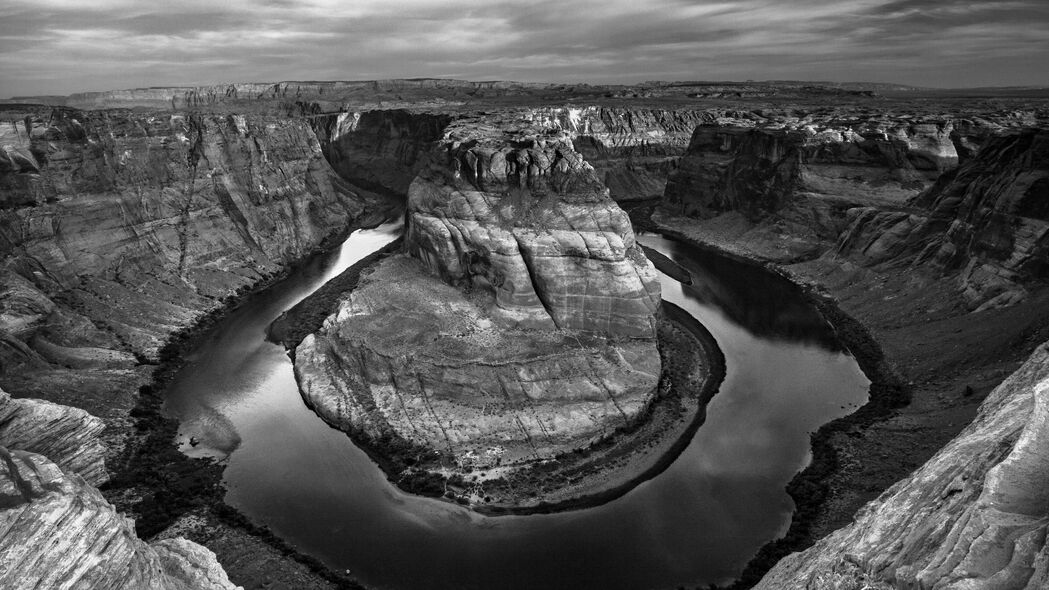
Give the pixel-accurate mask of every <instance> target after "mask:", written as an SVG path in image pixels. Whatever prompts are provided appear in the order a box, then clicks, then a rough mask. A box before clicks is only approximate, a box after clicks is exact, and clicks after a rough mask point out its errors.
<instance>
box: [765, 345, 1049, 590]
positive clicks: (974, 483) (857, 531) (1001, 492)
mask: <svg viewBox="0 0 1049 590" xmlns="http://www.w3.org/2000/svg"><path fill="white" fill-rule="evenodd" d="M1047 480H1049V345H1046V344H1043V345H1042V346H1041V347H1039V348H1038V349H1037V350H1036V351H1035V352H1034V354H1032V355H1031V357H1030V358H1029V359H1028V360H1027V362H1026V363H1025V364H1024V365H1023V366H1022V367H1021V368H1020V369H1019V370H1018V371H1017V372H1016V373H1014V374H1013V375H1012V376H1011V377H1009V378H1008V379H1006V380H1005V381H1004V382H1002V384H1001V385H999V386H998V387H997V388H996V389H995V390H994V392H992V393H991V395H990V396H989V397H988V398H987V400H985V401H984V403H983V405H982V406H981V407H980V411H979V414H978V415H977V417H976V419H975V420H973V422H972V424H970V425H969V426H968V427H967V428H966V429H965V430H963V431H962V433H961V434H959V435H958V437H957V438H955V439H954V440H953V441H951V442H950V443H949V444H948V445H947V446H946V447H944V448H943V450H941V451H940V452H939V453H937V454H936V455H935V456H934V457H933V458H932V459H930V460H929V461H928V462H927V463H926V464H925V465H923V466H922V467H921V468H919V469H918V470H917V471H916V472H915V473H914V474H913V475H911V476H910V477H908V478H907V479H905V480H903V481H900V482H899V483H897V484H896V485H894V486H893V487H892V488H890V489H889V490H888V491H886V492H885V493H884V494H882V496H881V497H879V498H878V499H877V500H874V501H873V502H871V503H869V504H868V505H867V506H865V507H864V508H863V509H862V510H860V512H859V513H858V514H857V516H856V520H855V522H854V523H853V524H851V525H850V526H848V527H846V528H844V529H841V530H839V531H836V532H835V533H833V534H831V535H830V536H828V537H826V538H824V539H823V540H821V541H820V542H818V543H817V544H816V545H815V546H813V547H812V548H810V549H808V550H806V551H803V552H801V553H795V554H793V555H790V556H788V557H787V558H785V559H784V560H782V561H781V562H780V563H779V564H777V565H776V566H775V567H774V568H773V569H772V570H771V571H770V572H769V573H768V574H767V575H766V576H765V578H764V579H763V580H762V581H761V583H759V584H758V585H757V588H760V589H768V590H773V589H779V588H807V589H811V590H822V589H832V588H835V589H837V588H853V587H860V585H861V584H867V586H866V587H871V588H929V589H933V590H947V589H962V588H999V589H1003V590H1004V589H1017V590H1025V589H1026V590H1034V589H1036V588H1045V587H1047V586H1049V545H1047V544H1046V540H1047V533H1049V488H1047V487H1046V486H1045V482H1046V481H1047Z"/></svg>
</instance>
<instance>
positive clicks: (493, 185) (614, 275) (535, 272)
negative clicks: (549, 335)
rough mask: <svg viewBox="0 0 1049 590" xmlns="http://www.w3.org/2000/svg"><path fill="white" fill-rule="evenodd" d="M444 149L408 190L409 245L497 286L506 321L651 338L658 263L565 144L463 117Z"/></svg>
mask: <svg viewBox="0 0 1049 590" xmlns="http://www.w3.org/2000/svg"><path fill="white" fill-rule="evenodd" d="M438 150H441V151H444V152H445V154H444V159H443V161H440V160H437V157H436V156H435V160H436V161H435V162H434V163H433V164H432V165H430V166H428V167H427V168H425V169H424V170H423V171H422V172H421V173H420V174H419V176H418V177H417V178H416V179H415V181H413V182H412V185H411V188H410V189H409V193H408V197H409V201H408V234H407V240H406V248H407V250H408V252H409V253H411V254H412V255H413V256H415V257H417V258H419V259H420V260H422V261H423V262H425V263H426V265H427V266H428V267H429V268H430V269H432V270H433V271H434V272H436V273H438V274H440V275H441V276H442V277H443V278H444V279H445V280H447V281H449V282H451V283H452V284H455V285H459V286H464V287H465V286H474V287H478V288H484V289H489V290H491V291H492V292H493V293H494V294H495V301H496V306H497V307H498V310H497V311H498V312H499V313H498V315H497V316H496V318H497V321H500V322H501V323H503V324H504V325H507V326H521V327H531V328H552V327H555V326H556V327H558V328H566V329H573V330H583V331H591V332H600V333H606V334H617V335H622V336H628V337H637V338H653V337H654V336H655V321H654V318H653V314H654V312H655V310H656V307H657V306H658V304H659V300H660V297H659V282H658V280H657V278H656V274H655V269H654V268H653V267H652V265H651V263H649V262H648V260H647V259H646V258H645V257H644V254H643V253H642V252H641V250H640V247H639V246H638V245H637V243H636V242H635V241H634V233H633V229H632V228H631V225H630V220H629V218H628V217H627V215H626V213H624V212H623V211H622V210H621V209H620V208H619V207H618V206H617V205H616V204H615V203H614V202H613V201H612V200H611V199H609V198H608V191H607V189H606V188H605V187H604V186H603V185H602V184H601V182H600V180H598V178H597V177H596V175H595V173H594V170H593V168H592V167H590V165H589V164H587V163H586V161H585V160H583V158H582V157H581V156H580V155H579V153H578V152H576V151H575V150H574V148H573V146H572V144H571V142H570V141H568V140H567V139H565V138H562V137H558V136H548V138H547V137H542V136H536V135H530V134H527V133H524V134H521V137H520V138H518V139H514V138H506V137H500V136H499V135H497V134H493V133H491V132H486V131H484V130H481V131H480V132H479V131H478V129H477V128H476V127H472V126H469V125H461V126H459V127H457V128H455V129H453V131H452V132H451V133H450V136H449V138H448V139H447V140H446V142H445V143H444V144H443V145H442V146H440V147H439V148H438Z"/></svg>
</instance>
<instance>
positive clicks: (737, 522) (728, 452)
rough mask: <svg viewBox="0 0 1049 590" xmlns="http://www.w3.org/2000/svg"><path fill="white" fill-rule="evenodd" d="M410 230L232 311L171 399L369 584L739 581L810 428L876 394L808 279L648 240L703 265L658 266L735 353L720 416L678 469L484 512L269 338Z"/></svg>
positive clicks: (241, 476)
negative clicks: (442, 489) (305, 301)
mask: <svg viewBox="0 0 1049 590" xmlns="http://www.w3.org/2000/svg"><path fill="white" fill-rule="evenodd" d="M400 231H401V228H400V226H399V225H398V224H387V225H384V226H381V227H379V228H376V229H373V230H360V231H356V232H354V233H353V234H352V235H351V236H350V237H349V238H348V239H347V240H346V242H345V243H344V244H343V245H342V246H341V248H340V249H339V250H338V251H335V252H332V253H330V254H328V255H325V256H321V257H318V258H317V259H315V260H313V261H311V262H310V263H309V264H307V265H305V266H304V267H303V268H301V269H299V270H298V271H296V272H295V273H293V274H292V275H291V276H290V277H289V278H288V279H287V280H285V281H283V282H281V283H280V284H278V285H275V286H274V287H273V288H271V289H269V290H267V291H266V292H265V293H263V294H261V295H259V296H257V297H254V298H252V299H251V300H250V301H249V302H248V303H246V304H245V305H244V306H242V307H241V308H239V309H238V310H236V311H235V312H233V313H232V314H230V316H229V317H228V318H226V319H225V320H224V321H222V322H221V323H220V324H218V325H217V326H216V328H215V329H214V331H213V332H212V333H211V334H210V335H209V336H208V337H207V338H206V339H205V340H204V341H203V342H202V344H201V345H200V346H199V347H198V348H197V349H196V350H195V351H194V352H193V353H192V354H190V355H189V356H188V358H187V359H186V360H187V363H186V366H185V367H184V368H183V369H182V370H181V372H180V373H179V374H178V375H177V377H176V378H175V380H174V381H173V382H172V384H171V386H170V387H169V388H168V390H167V394H166V405H165V411H166V412H167V413H169V414H170V415H172V416H175V417H176V418H178V419H179V420H180V422H181V424H182V427H181V430H180V434H179V440H178V442H179V444H180V447H181V448H182V449H183V451H184V452H186V453H187V454H188V455H191V456H211V457H217V458H219V459H220V460H222V461H224V462H225V464H226V470H225V473H224V483H225V485H226V486H227V489H228V492H227V496H226V502H227V503H229V504H230V505H232V506H235V507H236V508H238V509H239V510H241V511H242V512H243V513H244V514H246V515H247V516H248V517H249V518H251V519H252V520H253V521H255V522H256V523H258V524H264V525H266V526H268V527H270V528H271V529H272V530H273V531H274V532H275V533H277V534H278V535H280V536H281V537H282V538H284V539H286V540H287V541H288V542H290V543H291V544H293V545H295V546H296V547H297V548H298V549H299V550H301V551H303V552H305V553H308V554H310V555H313V556H315V557H317V558H319V559H321V560H322V561H324V562H325V563H326V564H328V565H329V566H331V567H333V568H336V569H338V570H350V571H351V572H352V573H353V575H355V576H356V577H357V578H358V579H359V580H360V581H361V582H362V583H364V584H366V585H368V586H372V587H377V588H391V589H393V588H457V589H466V588H507V589H510V588H565V587H571V588H610V589H612V588H672V587H677V586H679V585H683V584H688V585H700V584H708V583H712V582H727V581H730V580H732V579H733V578H734V577H735V576H737V575H738V574H739V573H740V571H741V570H742V568H743V566H744V565H745V564H746V562H747V561H748V560H749V559H750V558H751V557H752V556H753V555H754V554H755V553H756V552H757V550H758V548H759V547H760V546H761V545H763V544H764V543H766V542H768V541H770V540H772V539H774V538H776V537H777V536H779V535H781V534H782V533H783V532H785V530H786V528H787V526H788V525H789V522H790V515H791V511H792V509H793V504H792V501H791V500H790V498H789V496H787V494H786V492H785V491H784V486H785V485H786V483H787V482H788V481H789V480H790V478H791V477H792V476H793V475H794V474H795V473H797V472H798V471H799V470H800V469H802V468H803V467H804V465H805V464H806V462H807V461H808V458H809V433H810V432H812V431H814V430H815V429H816V428H818V427H819V426H820V425H821V424H823V423H826V422H828V421H830V420H832V419H834V418H837V417H840V416H843V415H845V414H848V413H850V412H851V411H853V410H854V409H855V408H857V407H858V406H859V405H862V404H863V403H864V402H865V401H866V394H867V387H868V385H869V382H868V381H867V379H866V377H864V375H863V373H862V372H861V371H860V369H859V367H858V366H857V364H856V362H855V360H854V359H853V358H852V357H851V356H849V355H848V354H847V353H845V352H843V351H842V350H841V347H840V346H839V345H838V344H837V342H836V341H835V340H834V337H833V333H832V331H831V330H830V328H829V326H827V324H826V323H825V322H824V320H823V319H822V318H821V317H820V316H819V314H818V313H817V312H816V311H815V310H814V309H813V308H811V307H810V306H809V305H808V304H807V303H806V301H805V300H804V298H803V297H802V296H801V293H800V291H799V290H798V289H797V288H796V287H795V286H794V285H792V284H790V283H789V282H787V281H786V280H784V279H782V278H780V277H777V276H774V275H772V274H770V273H767V272H765V271H762V270H760V269H757V268H754V267H751V266H748V265H745V264H741V263H738V262H734V261H731V260H728V259H725V258H723V257H720V256H717V255H714V254H710V253H707V252H704V251H701V250H698V249H695V248H690V247H688V246H686V245H684V244H679V243H675V242H673V241H671V240H667V239H664V238H661V237H659V236H653V235H645V236H640V237H639V240H640V241H641V242H642V243H644V244H645V245H647V246H649V247H652V248H655V249H657V250H659V251H661V252H663V253H664V254H666V255H667V256H669V257H671V258H672V259H674V260H675V261H676V262H678V263H679V264H681V265H682V266H684V267H685V268H687V269H688V270H689V271H690V272H691V273H692V274H693V277H694V284H693V285H691V286H687V285H682V284H681V283H678V282H676V281H675V280H673V279H671V278H669V277H667V276H664V275H660V276H661V281H662V287H663V297H664V299H666V300H668V301H672V302H674V303H676V304H677V305H679V306H681V307H683V308H684V309H685V310H687V311H688V312H690V313H691V314H693V315H694V316H695V317H696V318H697V319H698V320H699V321H700V322H702V323H703V324H704V325H705V326H706V327H707V328H708V329H709V330H710V332H711V333H712V334H713V335H714V337H715V339H716V340H717V342H718V344H719V345H720V347H721V348H722V350H723V351H724V354H725V359H726V370H727V373H726V377H725V381H724V383H723V384H722V386H721V389H720V391H719V393H718V394H717V395H715V397H714V399H713V400H712V401H711V403H710V405H709V407H708V412H707V419H706V422H705V423H704V425H703V426H702V427H700V429H699V431H698V432H697V433H696V435H695V437H694V438H693V440H692V442H691V443H690V444H689V446H688V447H687V448H686V449H685V451H684V452H683V453H682V454H681V456H680V457H679V458H678V459H677V460H676V461H675V462H674V463H673V465H671V466H670V467H669V468H668V469H667V470H666V471H664V472H663V473H661V474H659V475H658V476H656V477H655V478H653V479H651V480H649V481H647V482H644V483H642V484H640V485H638V486H637V487H636V488H635V489H633V490H632V491H630V492H629V493H627V494H626V495H624V496H623V497H621V498H619V499H617V500H615V501H612V502H609V503H607V504H604V505H602V506H598V507H594V508H589V509H585V510H578V511H572V512H565V513H559V514H550V515H533V516H499V517H484V516H479V515H477V514H475V513H473V512H470V511H469V510H466V509H465V508H462V507H459V506H456V505H452V504H449V503H446V502H441V501H437V500H432V499H427V498H421V497H417V496H413V495H410V494H405V493H403V492H401V491H400V490H398V489H397V488H395V487H394V486H393V485H392V484H390V483H389V482H388V481H387V480H386V477H385V476H384V474H383V473H382V472H381V471H380V470H379V468H378V467H377V466H375V465H374V464H373V463H372V462H371V461H370V460H369V459H368V457H367V456H366V455H365V454H364V453H363V452H362V451H360V450H359V449H357V447H355V446H354V445H353V443H352V442H351V441H350V440H349V438H348V437H347V436H346V435H345V434H343V433H342V432H340V431H337V430H334V429H332V428H330V427H329V426H328V425H326V424H325V423H324V422H323V421H322V420H321V419H320V418H318V417H317V416H316V415H315V414H313V412H311V411H310V410H309V409H307V408H306V406H305V405H304V404H303V402H302V399H301V397H300V396H299V392H298V389H297V387H296V384H295V379H294V375H293V372H292V365H291V362H290V360H289V358H288V356H287V355H286V354H285V352H284V350H283V348H282V347H280V346H278V345H275V344H272V343H269V342H267V341H266V340H265V331H266V327H267V326H268V325H269V324H270V322H272V321H273V319H275V318H276V317H277V316H278V315H280V313H281V312H282V311H283V310H285V309H287V308H289V307H291V306H292V305H294V304H295V303H297V302H298V301H300V300H301V299H302V298H304V297H305V296H306V295H308V294H309V293H311V292H312V291H313V290H315V289H317V288H318V287H320V286H321V285H323V284H324V282H326V281H327V280H328V279H329V278H331V277H334V276H335V275H337V274H338V273H340V272H341V271H342V270H343V269H345V268H346V267H348V266H350V265H352V264H353V263H354V262H356V261H357V260H359V259H360V258H362V257H364V256H366V255H368V254H370V253H371V252H373V251H375V250H377V249H379V248H381V247H382V246H383V245H385V244H386V243H388V242H389V241H392V240H393V239H395V238H396V237H397V235H399V233H400ZM191 437H192V439H193V442H194V443H196V444H195V445H191V444H190V439H191Z"/></svg>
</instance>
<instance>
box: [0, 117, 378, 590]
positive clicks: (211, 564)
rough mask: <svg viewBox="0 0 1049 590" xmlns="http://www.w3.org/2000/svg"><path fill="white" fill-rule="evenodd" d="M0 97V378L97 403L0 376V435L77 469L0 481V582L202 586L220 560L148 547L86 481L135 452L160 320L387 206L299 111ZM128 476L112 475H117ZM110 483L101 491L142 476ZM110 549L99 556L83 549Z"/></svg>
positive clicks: (219, 300) (171, 330)
mask: <svg viewBox="0 0 1049 590" xmlns="http://www.w3.org/2000/svg"><path fill="white" fill-rule="evenodd" d="M0 115H2V116H0V142H2V143H0V148H2V149H0V384H2V386H3V388H4V389H5V390H7V391H9V392H11V394H12V395H13V396H14V397H16V398H26V397H40V398H45V399H47V400H50V401H56V402H61V403H63V404H68V405H72V406H76V407H79V408H83V409H87V410H89V411H91V412H92V413H93V414H96V415H97V416H99V418H100V419H101V420H100V419H99V418H94V417H89V416H87V415H86V414H83V413H82V412H81V411H80V410H75V409H73V408H68V407H64V406H57V405H53V404H47V403H45V402H38V401H30V400H26V399H15V400H11V399H9V398H7V396H6V394H4V398H3V400H4V401H3V404H2V409H0V413H2V414H3V421H4V426H3V428H2V429H0V431H2V432H0V434H3V435H4V436H7V437H10V439H9V441H8V442H7V443H6V444H7V446H8V447H9V448H16V447H12V445H18V447H17V448H19V449H20V451H22V450H24V451H31V452H34V453H43V454H45V455H46V456H47V457H48V459H49V460H50V461H54V463H55V464H57V465H58V466H59V467H60V468H61V469H63V470H72V471H69V472H68V473H70V474H71V473H72V472H73V471H75V472H77V473H79V474H80V475H78V476H76V477H74V476H72V475H68V476H67V475H61V474H57V471H56V472H55V473H53V474H51V475H48V476H47V477H48V479H47V480H46V481H45V482H44V483H41V484H40V486H38V487H41V486H42V487H41V490H42V491H40V492H39V493H36V492H34V493H33V494H30V495H20V496H19V498H15V499H12V500H11V502H12V503H11V506H17V509H15V508H12V510H15V511H7V512H6V513H5V518H7V520H6V521H5V522H6V523H7V528H5V529H4V532H3V538H4V542H5V551H7V553H5V554H9V555H12V556H14V555H17V556H18V559H19V561H18V562H12V563H13V564H16V565H17V567H12V568H11V569H7V570H4V575H10V576H15V577H13V578H10V579H7V578H5V581H10V582H11V583H15V581H16V580H17V583H18V584H22V586H19V587H34V586H33V585H32V584H35V583H36V582H34V581H33V580H34V579H35V578H32V576H33V575H45V577H44V578H41V580H40V581H39V584H40V586H39V587H51V586H50V584H52V583H66V582H68V583H69V584H75V583H78V582H77V580H80V579H83V580H86V581H85V582H80V583H81V584H82V585H92V584H96V583H97V584H99V586H97V587H128V588H139V587H171V588H182V587H186V588H190V587H192V588H196V587H212V586H215V587H221V584H218V583H216V584H212V583H211V582H207V584H205V583H204V582H206V581H207V580H209V579H210V580H212V581H214V580H215V579H217V578H215V576H217V575H218V573H216V572H219V573H220V572H221V569H220V568H218V566H217V564H216V563H215V560H214V556H213V555H211V554H210V552H208V551H207V550H205V549H203V548H200V547H197V546H195V545H192V546H190V545H186V544H185V543H183V542H182V541H177V542H165V543H163V544H159V545H156V546H154V547H152V548H150V546H147V545H146V544H145V543H142V542H141V541H138V540H137V539H136V538H135V537H134V533H133V531H134V527H133V526H132V524H131V523H130V521H128V520H127V519H125V518H123V517H121V516H119V515H118V514H117V512H116V510H115V509H114V508H113V507H112V506H110V505H108V504H106V503H105V502H104V500H102V497H101V495H100V494H99V493H98V492H97V491H96V490H94V489H93V488H90V487H89V486H88V485H87V484H89V483H91V484H100V483H102V482H103V481H105V479H106V477H107V474H106V470H105V467H104V463H103V461H104V459H114V458H116V459H120V461H118V462H115V463H113V465H114V466H116V468H118V469H120V468H122V467H121V466H125V465H126V463H127V460H128V457H131V456H135V451H134V449H130V450H128V449H126V448H125V446H126V445H130V446H131V447H135V446H136V445H140V444H150V442H149V441H148V440H146V441H144V437H148V434H149V433H148V432H146V433H145V434H143V433H141V432H139V433H138V434H139V436H129V434H131V433H133V432H134V430H133V428H132V423H133V422H134V414H131V410H132V408H133V407H134V406H135V405H136V403H137V402H138V400H139V397H138V395H137V393H138V390H139V388H140V387H141V386H143V385H146V384H148V383H150V381H151V375H152V372H153V370H154V369H155V367H156V366H157V363H158V362H160V361H162V360H166V359H161V358H160V351H161V349H162V347H163V346H164V345H165V343H166V342H167V341H168V339H169V338H170V337H171V336H172V335H173V334H175V333H176V332H178V331H180V330H182V329H184V328H187V327H189V326H191V325H193V324H194V322H196V321H197V320H199V319H200V318H202V317H204V316H205V315H206V314H207V313H208V312H211V311H214V310H216V309H218V308H220V307H221V306H223V305H224V304H225V303H227V302H229V301H231V300H233V298H234V297H235V296H237V295H239V294H241V293H243V292H244V291H246V290H248V289H250V288H252V287H255V286H257V285H259V284H261V283H264V282H265V281H267V280H270V279H271V278H273V277H275V276H277V275H279V274H280V273H281V272H283V271H284V270H286V269H287V268H289V267H290V266H291V265H292V264H294V263H296V262H298V261H299V260H301V259H303V258H304V257H305V256H307V255H309V254H310V253H311V252H313V251H315V250H316V249H317V248H319V247H320V246H321V245H322V243H324V241H325V240H326V239H328V238H334V237H338V236H340V235H342V234H344V233H345V232H347V231H348V230H349V229H351V228H352V227H353V226H354V225H355V224H370V223H377V222H379V221H381V220H382V219H384V218H385V217H386V216H387V215H390V214H391V213H392V212H393V211H394V210H395V209H396V205H395V204H391V203H389V202H388V201H387V200H385V199H382V198H379V197H373V196H369V195H367V194H360V193H358V192H357V191H354V190H353V189H352V187H351V186H350V185H349V184H348V183H347V182H346V181H345V180H343V179H342V178H340V177H339V176H338V174H337V173H336V172H335V171H334V170H333V169H332V167H331V166H330V165H329V163H328V162H327V160H326V159H325V157H324V153H323V150H322V146H321V143H320V141H319V140H318V139H317V137H316V135H315V133H314V131H313V129H312V128H311V126H310V124H309V122H308V121H306V120H302V119H288V118H284V117H278V116H261V115H229V116H225V115H216V114H209V115H200V114H190V113H179V112H174V113H155V112H154V113H142V112H132V111H126V110H109V111H94V112H84V111H76V110H72V109H53V110H52V109H39V108H35V109H30V110H27V111H26V110H23V111H14V112H12V111H0ZM30 410H31V411H30ZM129 414H131V415H129ZM103 423H104V424H105V425H106V426H107V428H106V430H105V431H102V432H99V431H100V430H102V424H103ZM100 441H104V442H105V443H107V444H106V445H103V444H101V442H100ZM160 444H163V443H160ZM172 452H173V453H174V451H173V450H172ZM164 460H168V459H160V458H154V459H153V461H154V462H156V461H164ZM18 461H22V462H21V463H18V470H17V471H11V470H9V475H10V476H11V477H14V476H15V475H16V474H18V473H21V474H22V475H19V476H18V477H19V478H21V479H17V478H16V479H17V481H21V480H27V481H28V479H29V477H30V476H29V475H28V474H30V473H35V472H36V471H40V472H41V473H43V472H45V471H47V470H46V469H43V468H42V467H41V465H44V463H42V462H41V461H42V460H37V459H33V458H30V459H26V460H25V461H23V460H22V459H18ZM26 461H28V462H26ZM47 464H48V465H52V464H50V463H47ZM52 467H54V465H52ZM179 467H180V468H184V467H186V466H181V465H180V466H179ZM151 468H157V469H163V467H156V466H155V465H153V466H152V467H151ZM49 469H50V468H49ZM54 469H58V468H54ZM136 469H137V468H136ZM188 469H189V468H188V467H186V469H185V470H184V471H186V470H188ZM34 470H36V471H34ZM41 470H43V471H41ZM48 473H50V472H48ZM180 473H181V472H180ZM79 477H83V479H78V478H79ZM136 477H139V476H138V474H137V473H133V474H130V475H128V474H125V477H123V478H118V479H119V481H121V482H122V483H121V484H120V485H122V486H125V487H126V486H128V485H131V486H134V485H135V482H136V481H137V480H136ZM85 480H86V481H85ZM12 481H16V480H12ZM12 485H14V484H12ZM19 485H21V484H19ZM16 487H17V486H16ZM123 491H127V490H123ZM123 491H117V492H114V496H113V497H114V498H115V499H122V500H123V501H128V500H127V498H128V497H131V498H134V497H136V496H139V495H140V496H141V497H145V498H147V499H148V498H150V497H151V492H152V490H144V491H143V490H139V489H133V490H130V491H128V493H127V494H123ZM122 494H123V495H122ZM124 508H125V509H126V508H128V506H125V507H124ZM153 508H154V507H151V508H150V509H153ZM55 523H58V524H61V527H57V528H56V526H57V525H56V524H55ZM62 527H65V528H62ZM7 544H10V545H7ZM7 547H13V549H7ZM76 551H84V553H83V554H77V553H75V552H76ZM103 553H104V554H105V560H104V561H100V560H101V559H103V558H102V557H101V555H102V554H103ZM110 555H112V558H110ZM52 561H54V563H52ZM110 562H112V563H113V564H114V566H113V569H109V570H106V569H105V568H101V569H100V568H98V567H96V565H97V564H99V563H110ZM34 563H46V564H47V567H45V568H44V569H40V570H35V569H34V568H35V567H36V566H34V565H33V564H34ZM48 568H50V569H48ZM76 568H80V569H76ZM51 570H53V571H51ZM34 571H36V573H35V574H34V573H33V572H34ZM46 576H53V577H46ZM202 576H203V577H202ZM64 581H65V582H64ZM107 584H109V585H108V586H107ZM27 585H28V586H27ZM122 585H123V586H122ZM5 587H6V586H5ZM92 587H96V586H92Z"/></svg>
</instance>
